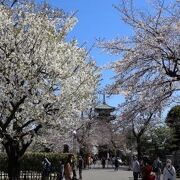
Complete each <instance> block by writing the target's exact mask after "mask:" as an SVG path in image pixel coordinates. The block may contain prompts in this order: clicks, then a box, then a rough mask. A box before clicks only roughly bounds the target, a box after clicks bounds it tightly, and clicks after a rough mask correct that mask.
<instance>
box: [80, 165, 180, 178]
mask: <svg viewBox="0 0 180 180" xmlns="http://www.w3.org/2000/svg"><path fill="white" fill-rule="evenodd" d="M77 174H78V173H77ZM82 180H133V177H132V171H128V170H127V168H125V167H121V169H120V170H118V171H114V170H113V169H101V168H97V169H94V168H92V169H86V170H83V179H82ZM139 180H140V179H139ZM177 180H180V179H177Z"/></svg>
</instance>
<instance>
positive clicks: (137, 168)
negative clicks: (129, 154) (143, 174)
mask: <svg viewBox="0 0 180 180" xmlns="http://www.w3.org/2000/svg"><path fill="white" fill-rule="evenodd" d="M132 168H133V169H132V170H133V177H134V180H138V176H139V173H140V164H139V161H138V159H137V157H136V156H134V157H133V166H132Z"/></svg>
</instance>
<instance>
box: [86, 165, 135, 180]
mask: <svg viewBox="0 0 180 180" xmlns="http://www.w3.org/2000/svg"><path fill="white" fill-rule="evenodd" d="M83 180H133V178H132V171H128V170H127V168H124V167H122V168H121V169H119V170H118V171H114V169H112V168H108V169H101V168H96V169H94V168H92V169H85V170H83Z"/></svg>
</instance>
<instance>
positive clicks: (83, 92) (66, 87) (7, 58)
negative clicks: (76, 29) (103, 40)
mask: <svg viewBox="0 0 180 180" xmlns="http://www.w3.org/2000/svg"><path fill="white" fill-rule="evenodd" d="M75 23H76V18H74V16H73V15H67V14H65V13H64V12H63V11H62V10H57V9H52V8H51V7H49V6H48V5H47V4H44V5H41V6H38V5H36V4H34V3H33V2H31V1H21V0H20V1H17V0H14V1H10V0H7V1H6V0H1V1H0V60H1V61H0V109H1V112H0V138H1V141H2V144H3V146H4V148H5V150H6V153H7V156H8V174H9V179H18V176H19V170H20V169H19V165H20V158H21V157H22V156H23V154H24V153H25V151H26V150H27V148H28V147H29V145H30V144H31V143H32V141H33V139H34V137H35V135H36V134H38V132H39V129H40V128H43V127H45V126H44V125H47V124H49V125H51V126H49V127H54V126H56V127H58V126H59V127H61V128H62V129H63V127H66V129H69V127H72V126H73V125H74V124H75V123H78V122H79V120H78V118H76V117H77V116H78V115H79V114H80V112H81V111H83V110H84V109H87V108H89V107H90V106H91V102H92V98H93V94H94V90H95V88H96V85H97V83H98V77H99V73H98V69H97V67H96V65H95V63H94V61H92V60H91V58H90V57H89V55H88V53H87V51H86V50H85V49H83V48H80V47H79V46H78V44H77V42H76V40H72V41H70V42H66V41H65V38H66V36H67V34H68V32H69V31H70V30H71V29H72V28H73V26H74V24H75Z"/></svg>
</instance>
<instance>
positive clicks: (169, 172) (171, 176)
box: [163, 159, 176, 180]
mask: <svg viewBox="0 0 180 180" xmlns="http://www.w3.org/2000/svg"><path fill="white" fill-rule="evenodd" d="M163 180H176V170H175V168H174V166H173V165H172V161H171V160H170V159H167V161H166V166H165V167H164V170H163Z"/></svg>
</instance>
